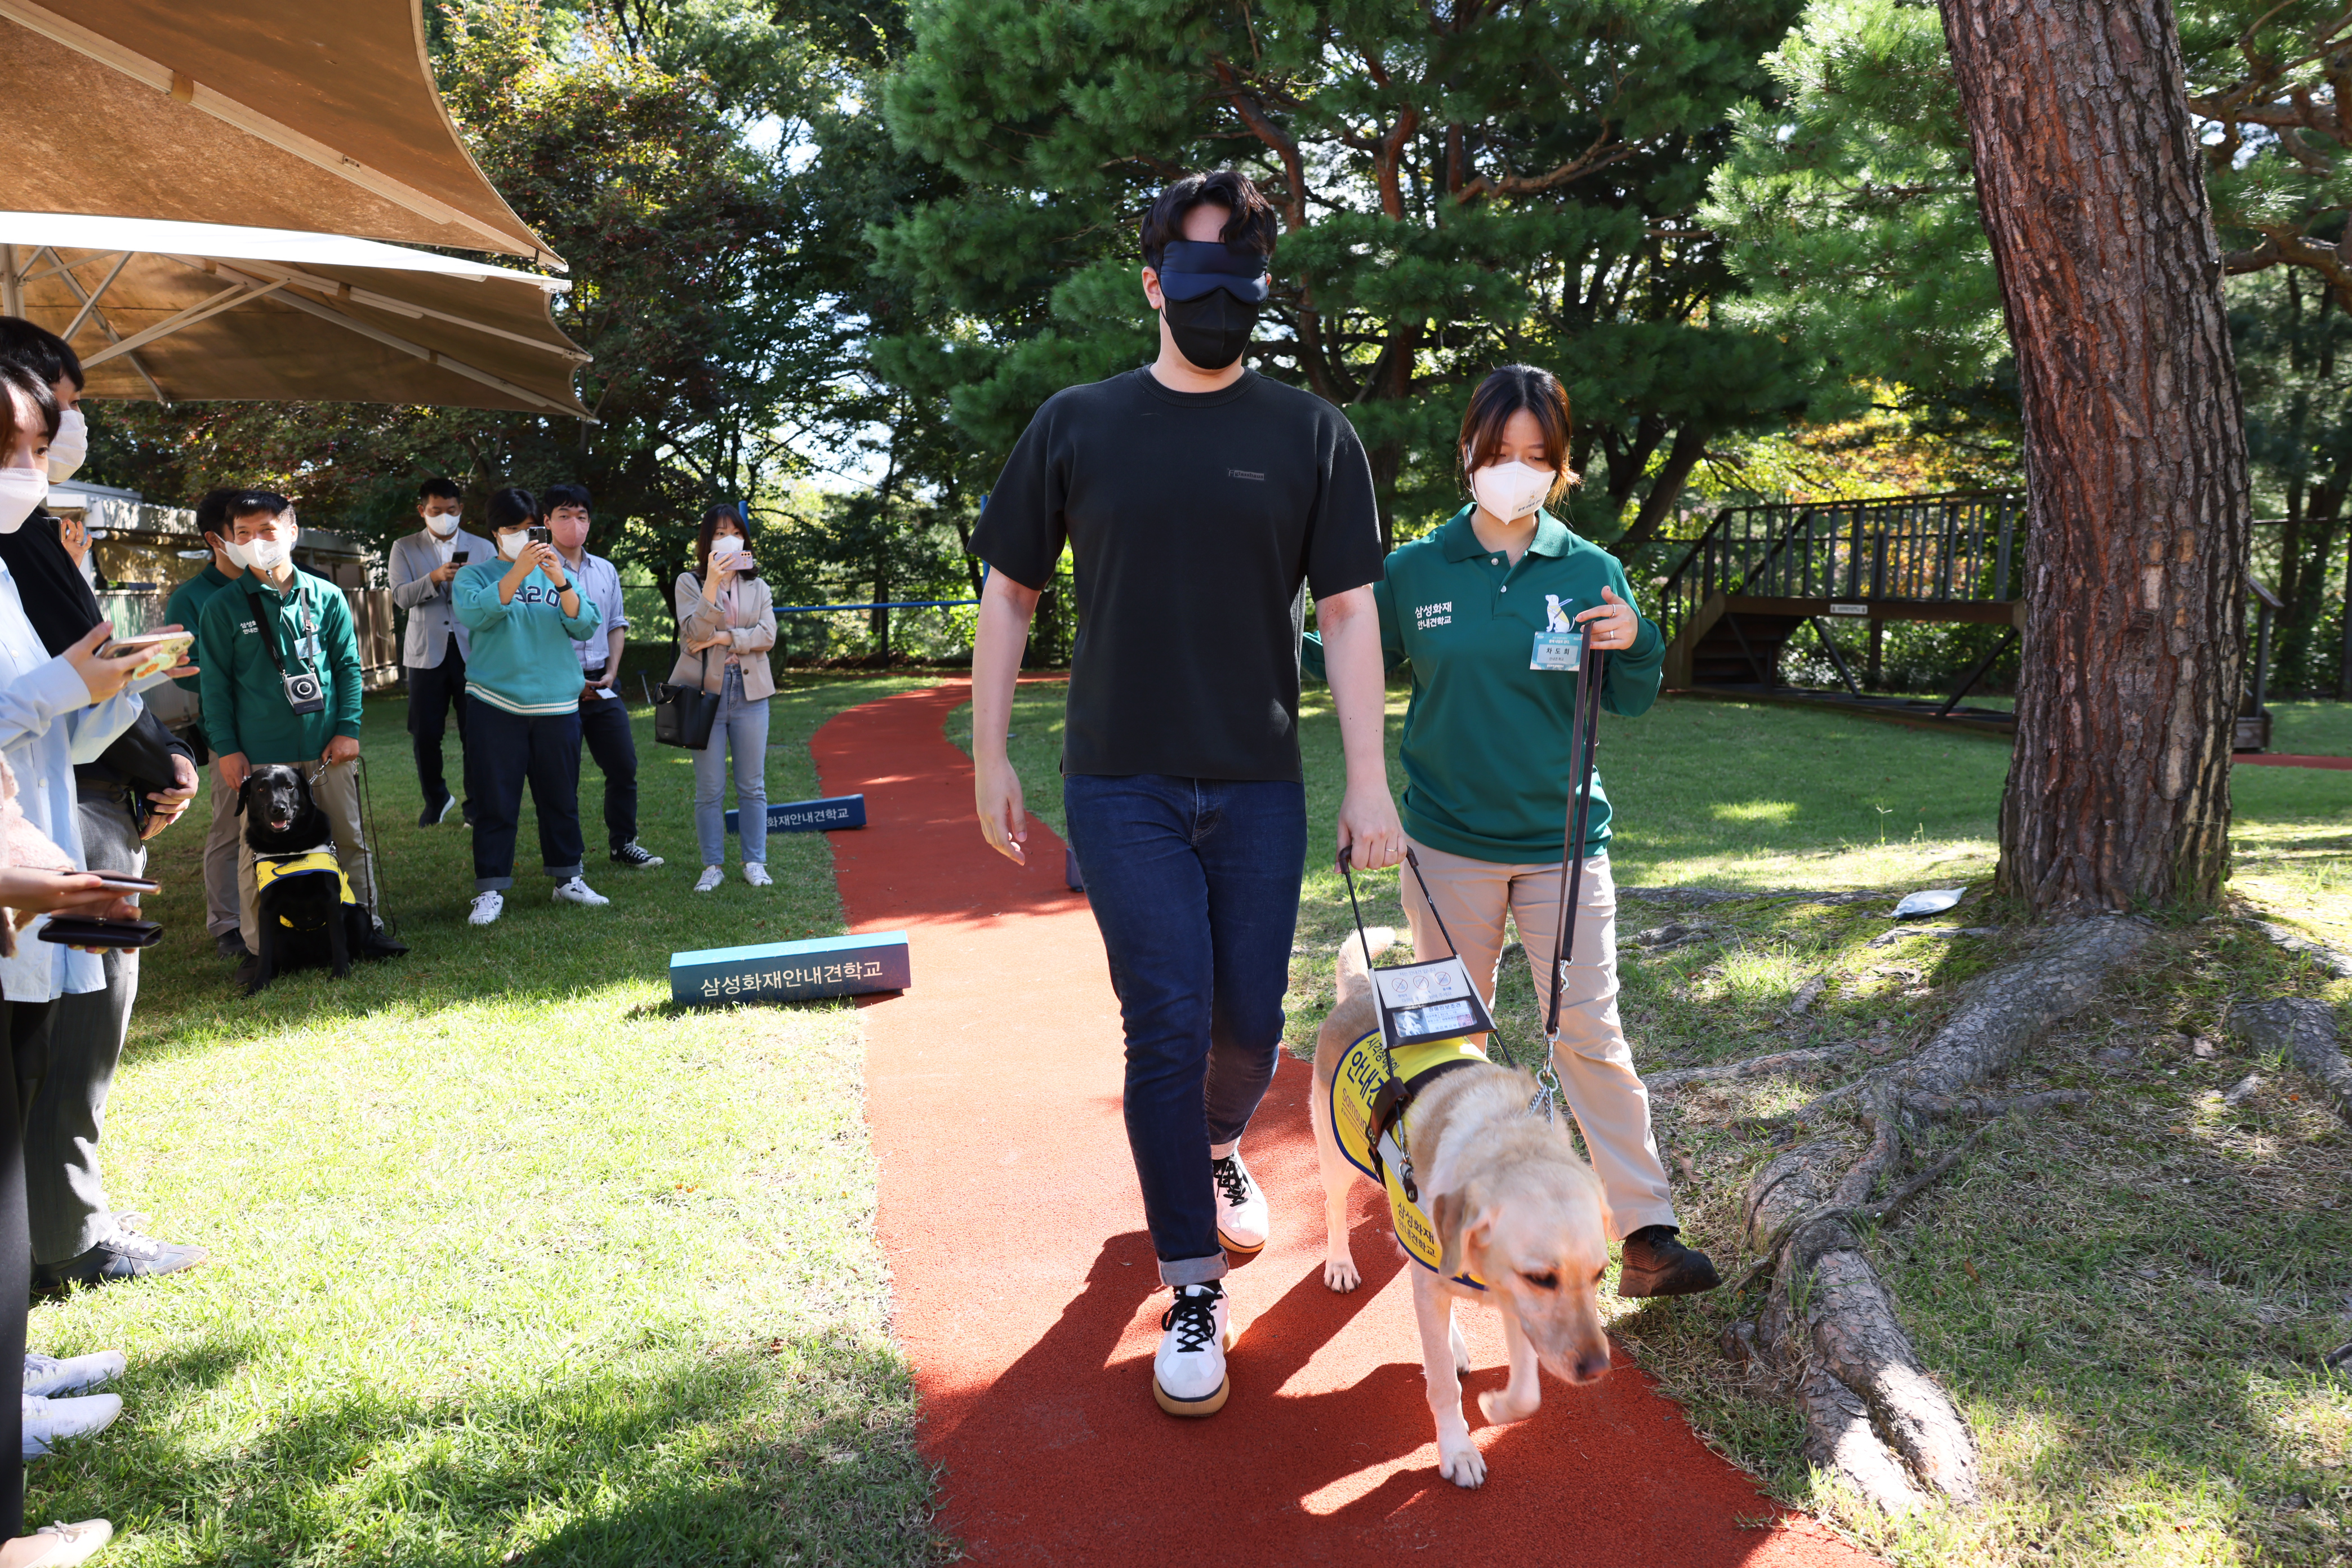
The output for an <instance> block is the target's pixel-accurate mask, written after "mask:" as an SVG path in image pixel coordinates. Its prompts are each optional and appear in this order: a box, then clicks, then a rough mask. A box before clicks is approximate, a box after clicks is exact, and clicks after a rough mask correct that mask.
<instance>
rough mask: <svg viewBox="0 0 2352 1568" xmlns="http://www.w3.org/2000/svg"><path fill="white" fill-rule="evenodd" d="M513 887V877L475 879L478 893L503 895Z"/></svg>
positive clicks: (475, 889)
mask: <svg viewBox="0 0 2352 1568" xmlns="http://www.w3.org/2000/svg"><path fill="white" fill-rule="evenodd" d="M513 886H514V879H513V878H512V877H477V878H475V879H474V891H476V892H478V893H503V892H505V891H506V890H507V889H509V888H511V887H513Z"/></svg>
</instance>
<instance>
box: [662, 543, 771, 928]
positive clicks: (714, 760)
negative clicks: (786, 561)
mask: <svg viewBox="0 0 2352 1568" xmlns="http://www.w3.org/2000/svg"><path fill="white" fill-rule="evenodd" d="M694 565H695V569H694V570H693V571H691V572H684V573H680V574H678V579H677V646H678V654H677V668H675V669H673V670H672V671H670V677H669V679H670V684H671V685H673V686H684V687H689V688H691V689H696V690H699V691H704V692H708V693H710V694H711V695H713V696H715V697H717V698H718V699H719V710H718V711H717V713H716V714H714V715H713V716H712V719H711V723H710V739H709V742H708V743H707V744H706V745H704V746H703V747H702V748H701V749H700V750H699V751H697V752H695V753H694V834H695V837H696V838H698V840H700V841H701V846H702V878H701V879H700V880H699V881H698V882H696V883H695V884H694V890H695V891H696V892H698V893H707V892H709V891H710V890H711V889H714V888H716V887H718V886H719V883H720V882H722V881H725V880H726V879H727V811H726V806H725V805H724V797H725V795H726V791H727V752H728V749H729V748H730V746H731V747H732V748H733V749H734V752H735V809H736V815H737V816H738V817H739V819H740V822H741V825H742V826H741V833H742V838H743V880H745V881H746V882H749V883H751V886H753V887H755V888H764V887H766V886H768V884H769V883H770V881H771V880H772V879H771V878H770V877H769V875H768V773H767V768H768V699H769V698H771V697H772V696H774V695H775V694H776V678H775V676H774V675H772V673H770V671H769V669H768V650H769V649H770V648H772V647H775V646H776V610H775V604H774V601H773V600H772V599H771V598H770V597H769V596H768V584H766V583H764V582H762V581H761V579H760V574H759V573H760V568H759V563H757V562H755V561H753V560H752V559H751V526H750V524H749V523H747V522H746V521H744V518H743V514H742V512H741V511H740V510H739V509H737V508H736V507H733V506H730V505H727V504H725V503H723V502H722V503H721V504H719V505H717V506H714V507H712V508H710V509H709V510H708V511H705V512H704V513H703V514H702V529H701V531H700V532H699V533H698V534H697V535H696V537H695V561H694Z"/></svg>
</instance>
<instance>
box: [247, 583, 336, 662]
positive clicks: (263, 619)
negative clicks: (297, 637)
mask: <svg viewBox="0 0 2352 1568" xmlns="http://www.w3.org/2000/svg"><path fill="white" fill-rule="evenodd" d="M301 596H302V582H301V579H300V577H299V576H298V577H296V578H295V580H294V597H295V603H296V605H299V607H300V609H301V611H302V635H303V637H317V636H318V635H319V623H318V621H317V619H316V618H315V617H314V616H312V615H311V614H310V605H305V604H302V602H301ZM245 598H246V603H247V605H250V606H251V607H252V609H253V629H254V630H256V631H257V632H259V633H260V634H261V649H262V651H263V652H264V653H267V654H268V656H269V664H270V668H273V669H275V670H277V671H278V679H280V680H283V679H286V661H285V660H284V659H282V658H278V617H277V616H276V615H274V614H271V613H269V612H267V611H265V610H264V609H263V608H262V605H261V595H259V594H257V593H256V592H254V591H253V590H252V589H251V588H249V587H248V588H247V589H246V591H245ZM302 673H303V674H305V675H315V674H317V673H318V672H317V671H316V670H313V669H312V668H310V665H309V664H308V663H307V662H305V663H304V665H303V667H302Z"/></svg>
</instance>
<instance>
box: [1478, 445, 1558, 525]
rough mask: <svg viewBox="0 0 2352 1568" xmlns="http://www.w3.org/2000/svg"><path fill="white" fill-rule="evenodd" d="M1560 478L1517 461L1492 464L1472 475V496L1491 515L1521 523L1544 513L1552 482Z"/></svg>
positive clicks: (1548, 470) (1547, 469) (1548, 471)
mask: <svg viewBox="0 0 2352 1568" xmlns="http://www.w3.org/2000/svg"><path fill="white" fill-rule="evenodd" d="M1558 478H1559V475H1557V474H1555V473H1553V472H1552V471H1551V470H1550V469H1549V468H1529V467H1528V466H1527V465H1526V464H1525V463H1522V462H1519V461H1518V460H1517V459H1516V458H1514V459H1513V460H1512V461H1510V462H1507V463H1489V464H1487V465H1486V467H1485V468H1480V469H1479V470H1478V471H1477V472H1476V473H1474V474H1472V475H1471V476H1470V493H1471V494H1472V495H1474V496H1476V497H1477V498H1478V504H1479V505H1480V506H1482V507H1485V508H1486V515H1487V516H1489V517H1494V518H1499V519H1501V520H1502V521H1505V522H1517V521H1519V519H1521V518H1523V517H1526V516H1527V515H1528V513H1530V512H1534V511H1539V510H1542V508H1543V503H1544V500H1545V498H1546V497H1548V496H1549V495H1550V494H1551V486H1552V481H1553V480H1554V479H1558Z"/></svg>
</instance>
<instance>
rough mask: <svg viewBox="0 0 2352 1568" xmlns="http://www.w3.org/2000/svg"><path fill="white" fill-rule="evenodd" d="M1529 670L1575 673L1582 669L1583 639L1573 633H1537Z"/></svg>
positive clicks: (1529, 659) (1529, 661)
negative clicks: (1557, 670)
mask: <svg viewBox="0 0 2352 1568" xmlns="http://www.w3.org/2000/svg"><path fill="white" fill-rule="evenodd" d="M1528 668H1529V669H1559V670H1568V671H1571V672H1573V671H1575V670H1579V669H1581V668H1584V638H1583V637H1581V636H1580V635H1579V634H1578V633H1575V632H1538V633H1537V634H1536V647H1535V652H1534V653H1533V654H1532V655H1530V656H1529V657H1528Z"/></svg>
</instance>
